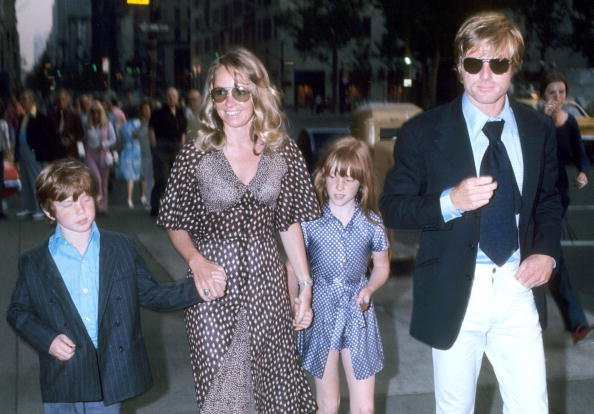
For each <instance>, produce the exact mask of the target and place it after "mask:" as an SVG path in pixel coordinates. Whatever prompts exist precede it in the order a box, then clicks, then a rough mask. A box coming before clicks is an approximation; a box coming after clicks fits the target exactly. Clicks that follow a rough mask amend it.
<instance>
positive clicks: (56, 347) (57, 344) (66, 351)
mask: <svg viewBox="0 0 594 414" xmlns="http://www.w3.org/2000/svg"><path fill="white" fill-rule="evenodd" d="M75 351H76V345H75V344H74V342H72V340H71V339H70V338H68V337H67V336H66V335H64V334H60V335H58V336H56V337H55V338H54V340H53V341H52V343H51V345H50V348H49V354H50V355H51V356H53V357H55V358H57V359H58V360H60V361H68V360H69V359H70V358H72V357H73V356H74V352H75Z"/></svg>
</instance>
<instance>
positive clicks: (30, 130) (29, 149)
mask: <svg viewBox="0 0 594 414" xmlns="http://www.w3.org/2000/svg"><path fill="white" fill-rule="evenodd" d="M21 104H22V106H23V110H24V115H23V116H22V118H21V119H20V122H19V129H18V133H17V139H16V143H15V150H14V157H15V161H16V162H17V164H18V167H19V174H20V178H21V185H22V188H21V193H20V196H21V211H19V212H18V213H17V217H18V218H27V217H33V219H34V220H42V219H43V213H42V212H41V210H40V209H39V202H38V201H37V194H36V192H35V178H36V177H37V175H38V174H39V173H40V172H41V169H42V168H43V165H45V164H46V163H47V162H50V161H53V160H55V159H57V158H58V157H59V154H61V152H62V151H61V146H60V144H59V143H58V140H57V136H56V135H55V134H53V133H52V130H51V128H50V124H49V121H48V118H47V116H46V115H45V114H44V113H43V112H42V111H41V110H40V109H39V108H38V107H37V98H36V96H35V93H34V92H33V91H32V90H30V89H27V90H25V91H23V93H21Z"/></svg>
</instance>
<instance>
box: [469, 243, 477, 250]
mask: <svg viewBox="0 0 594 414" xmlns="http://www.w3.org/2000/svg"><path fill="white" fill-rule="evenodd" d="M475 247H476V245H475V244H474V243H468V248H469V249H470V250H474V248H475Z"/></svg>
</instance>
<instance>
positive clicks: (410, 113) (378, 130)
mask: <svg viewBox="0 0 594 414" xmlns="http://www.w3.org/2000/svg"><path fill="white" fill-rule="evenodd" d="M422 111H423V110H422V109H421V108H419V107H418V106H416V105H414V104H412V103H369V104H366V105H362V106H360V107H358V108H357V109H355V111H354V112H353V114H352V116H351V130H352V133H353V135H354V136H355V137H357V138H359V139H362V140H364V141H365V142H367V144H368V145H369V147H370V148H371V153H372V156H373V165H374V172H375V183H376V191H377V194H378V195H379V194H381V192H382V189H383V186H384V179H385V177H386V173H387V172H388V170H389V169H390V168H392V166H393V165H394V155H393V153H394V144H395V142H396V140H397V138H398V131H399V130H400V127H401V126H402V124H403V123H405V122H406V121H407V120H408V119H410V118H412V117H414V116H415V115H417V114H419V113H421V112H422Z"/></svg>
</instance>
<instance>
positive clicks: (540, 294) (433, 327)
mask: <svg viewBox="0 0 594 414" xmlns="http://www.w3.org/2000/svg"><path fill="white" fill-rule="evenodd" d="M455 49H456V69H457V72H458V75H459V77H460V80H461V82H462V84H463V85H464V93H463V94H462V96H461V97H459V98H457V99H455V100H454V101H453V102H451V103H449V104H446V105H443V106H440V107H438V108H435V109H433V110H430V111H428V112H425V113H423V114H421V115H419V116H418V117H416V118H414V119H412V120H410V121H409V122H407V123H406V124H405V125H403V127H402V129H401V131H400V133H399V135H398V142H397V145H396V147H395V150H394V158H395V166H394V168H393V169H392V170H391V171H390V172H389V173H388V175H387V177H386V182H385V186H384V193H383V195H382V197H381V200H380V209H381V210H382V213H383V218H384V222H385V223H386V225H387V226H389V227H393V228H400V229H420V230H421V240H420V245H419V251H418V254H417V257H416V264H415V273H414V281H413V289H414V293H413V311H412V320H411V327H410V332H411V335H412V336H414V337H415V338H417V339H419V340H420V341H422V342H424V343H426V344H428V345H430V346H431V347H432V348H433V352H432V353H433V366H434V380H435V398H436V408H437V410H436V411H437V412H438V413H447V414H452V413H471V412H473V410H474V399H475V393H476V383H477V379H478V374H479V371H480V365H481V361H482V358H483V354H486V355H487V357H488V358H489V360H490V362H491V364H492V366H493V368H494V370H495V373H496V375H497V379H498V382H499V386H500V390H501V395H502V398H503V402H504V406H505V408H504V411H505V412H510V413H532V414H536V413H548V409H547V404H548V402H547V390H546V373H545V363H544V350H543V344H542V333H541V326H542V327H544V325H545V321H546V314H545V296H544V295H545V291H544V288H545V287H546V286H543V285H546V283H547V281H548V279H549V278H550V276H551V273H552V271H553V268H554V267H555V263H556V259H557V258H558V257H559V252H560V230H561V214H562V209H561V203H560V198H559V195H558V192H557V190H556V187H555V183H556V179H557V160H556V144H555V135H554V133H555V131H554V127H553V124H552V123H551V122H550V120H548V119H546V117H544V116H543V115H542V114H539V113H537V112H535V111H533V110H532V109H529V108H528V107H526V106H524V105H521V104H518V103H516V102H514V101H513V100H511V99H510V98H509V97H508V96H507V91H508V89H509V86H510V83H511V79H512V77H513V75H514V73H515V72H516V71H517V70H518V69H519V68H520V66H521V62H522V53H523V49H524V43H523V38H522V34H521V32H520V31H519V29H518V27H517V26H516V25H515V23H513V22H512V21H511V20H510V19H508V18H507V17H506V16H504V15H503V14H500V13H492V12H490V13H479V14H477V15H474V16H472V17H470V18H469V19H467V20H466V21H465V22H464V23H463V24H462V26H461V27H460V29H459V31H458V33H457V35H456V40H455ZM487 124H490V125H499V127H500V129H499V132H500V140H498V139H494V138H492V137H491V135H492V134H491V130H490V129H489V127H488V126H487ZM487 135H489V137H488V136H487ZM501 144H503V148H504V150H503V151H501V150H499V151H500V152H499V154H502V153H503V154H504V155H505V161H501V162H499V161H497V163H499V164H498V167H497V168H498V169H497V172H496V170H495V169H491V170H489V171H491V172H492V173H489V174H486V173H481V171H484V170H483V168H487V167H486V166H484V165H483V164H484V163H485V161H484V160H483V154H485V158H487V155H486V153H487V152H488V150H489V151H490V153H491V154H493V151H494V150H493V149H492V148H495V146H497V145H499V147H498V148H501ZM498 157H499V155H498ZM498 160H503V158H498ZM487 164H490V165H494V163H493V162H492V161H491V162H487ZM503 166H507V167H506V168H507V169H506V168H504V167H503ZM498 174H499V175H498ZM494 177H500V178H498V179H497V180H495V179H494ZM498 194H499V195H498ZM504 195H507V196H505V197H507V198H506V199H507V200H509V203H507V204H505V205H506V206H509V208H508V207H499V206H501V204H497V208H496V209H495V212H496V213H497V214H499V213H502V214H503V215H504V216H506V217H507V219H506V220H508V221H507V222H506V223H509V224H511V226H508V227H507V228H510V227H511V228H512V229H511V231H505V232H503V231H500V230H501V229H503V228H504V227H503V226H500V227H498V226H491V227H490V229H491V230H493V229H494V231H495V233H490V234H496V236H495V237H494V236H491V237H488V236H487V235H485V236H482V237H481V235H482V234H487V233H483V229H486V228H487V226H488V223H489V220H490V219H489V218H488V213H485V211H486V210H487V209H488V208H489V206H491V207H492V206H494V205H496V204H495V203H496V200H497V202H499V200H501V199H502V197H504ZM485 231H487V230H485ZM487 239H489V240H487ZM504 241H505V242H506V243H507V242H509V243H512V244H511V246H512V247H511V248H509V247H508V248H507V253H506V254H505V255H504V256H503V258H501V257H499V256H497V257H496V255H494V254H493V253H492V250H491V248H489V249H487V247H488V246H490V245H492V244H493V243H495V244H497V243H503V242H504ZM508 246H509V245H508ZM539 316H540V323H539Z"/></svg>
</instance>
